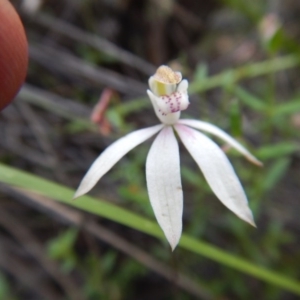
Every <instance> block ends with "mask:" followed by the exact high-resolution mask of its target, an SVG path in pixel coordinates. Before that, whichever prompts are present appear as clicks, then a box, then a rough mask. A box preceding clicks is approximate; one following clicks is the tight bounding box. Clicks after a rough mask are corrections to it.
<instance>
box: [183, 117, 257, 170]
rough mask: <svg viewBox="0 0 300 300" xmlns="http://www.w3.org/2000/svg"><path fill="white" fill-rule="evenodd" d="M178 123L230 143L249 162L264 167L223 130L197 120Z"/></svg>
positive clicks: (184, 120) (185, 120)
mask: <svg viewBox="0 0 300 300" xmlns="http://www.w3.org/2000/svg"><path fill="white" fill-rule="evenodd" d="M178 123H180V124H184V125H187V126H190V127H193V128H196V129H199V130H203V131H206V132H208V133H211V134H213V135H215V136H217V137H219V138H220V139H222V140H224V141H225V142H226V143H228V144H229V145H230V146H231V147H233V148H234V149H236V150H237V151H239V152H240V153H241V154H243V155H244V156H245V157H246V158H247V159H248V160H249V161H251V162H252V163H254V164H256V165H258V166H262V163H261V162H260V161H259V160H258V159H257V158H255V157H254V156H253V155H252V154H251V153H250V152H249V151H248V150H247V149H246V148H245V147H244V146H242V145H241V144H240V143H239V142H238V141H236V140H235V139H234V138H232V137H231V136H230V135H229V134H227V133H226V132H225V131H223V130H222V129H220V128H218V127H217V126H215V125H212V124H210V123H207V122H203V121H197V120H187V119H182V120H179V121H178Z"/></svg>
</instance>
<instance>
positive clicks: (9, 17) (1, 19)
mask: <svg viewBox="0 0 300 300" xmlns="http://www.w3.org/2000/svg"><path fill="white" fill-rule="evenodd" d="M0 49H1V51H0V110H2V109H3V108H4V107H5V106H7V105H8V104H9V103H10V102H11V101H12V99H13V98H14V96H15V95H16V93H17V92H18V90H19V88H20V86H21V84H22V83H23V81H24V79H25V76H26V72H27V64H28V46H27V39H26V36H25V31H24V28H23V25H22V23H21V21H20V18H19V16H18V14H17V13H16V11H15V9H14V7H13V6H12V5H11V3H10V2H9V1H7V0H0Z"/></svg>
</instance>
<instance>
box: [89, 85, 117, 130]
mask: <svg viewBox="0 0 300 300" xmlns="http://www.w3.org/2000/svg"><path fill="white" fill-rule="evenodd" d="M114 95H115V92H114V91H113V90H112V89H109V88H106V89H104V90H103V92H102V94H101V95H100V98H99V101H98V102H97V104H96V105H95V107H94V109H93V111H92V114H91V121H92V122H93V123H95V124H97V125H98V126H99V131H100V133H101V134H102V135H104V136H108V135H109V134H110V132H111V126H110V123H109V121H108V119H107V118H106V117H105V112H106V110H107V108H108V105H109V103H110V101H111V100H112V98H113V96H114Z"/></svg>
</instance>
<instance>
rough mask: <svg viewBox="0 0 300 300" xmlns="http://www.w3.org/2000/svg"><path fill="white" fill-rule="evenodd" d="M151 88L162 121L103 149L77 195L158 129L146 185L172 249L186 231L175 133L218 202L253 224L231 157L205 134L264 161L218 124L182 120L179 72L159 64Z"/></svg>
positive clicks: (184, 101) (183, 85) (185, 102)
mask: <svg viewBox="0 0 300 300" xmlns="http://www.w3.org/2000/svg"><path fill="white" fill-rule="evenodd" d="M149 87H150V89H149V90H147V93H148V95H149V98H150V100H151V102H152V105H153V108H154V111H155V113H156V115H157V117H158V119H159V120H160V121H161V124H159V125H156V126H152V127H148V128H145V129H140V130H136V131H133V132H132V133H129V134H128V135H126V136H124V137H122V138H120V139H119V140H117V141H116V142H114V143H113V144H112V145H110V146H109V147H108V148H107V149H106V150H104V151H103V152H102V153H101V155H100V156H99V157H98V158H97V159H96V161H95V162H94V163H93V164H92V166H91V167H90V169H89V171H88V172H87V174H86V175H85V177H84V178H83V180H82V181H81V183H80V186H79V187H78V189H77V191H76V194H75V198H77V197H80V196H82V195H84V194H86V193H87V192H89V191H90V190H91V189H92V188H93V187H94V186H95V184H96V183H97V182H98V181H99V180H100V178H101V177H102V176H103V175H104V174H105V173H106V172H108V171H109V170H110V169H111V168H112V167H113V166H114V164H115V163H117V162H118V161H119V160H120V159H121V158H122V157H123V156H124V155H125V154H126V153H128V152H129V151H130V150H132V149H133V148H135V147H136V146H137V145H139V144H141V143H143V142H144V141H145V140H147V139H148V138H150V137H152V136H153V135H155V134H157V133H158V135H157V137H156V138H155V140H154V142H153V144H152V146H151V148H150V151H149V153H148V156H147V161H146V179H147V188H148V193H149V198H150V202H151V205H152V208H153V211H154V214H155V216H156V219H157V221H158V224H159V225H160V227H161V229H162V230H163V232H164V234H165V236H166V238H167V240H168V242H169V243H170V245H171V248H172V250H174V249H175V247H176V246H177V244H178V242H179V240H180V236H181V232H182V212H183V192H182V186H181V176H180V157H179V147H178V142H177V139H176V137H175V133H174V131H176V132H177V134H178V136H179V138H180V140H181V141H182V143H183V144H184V146H185V147H186V149H187V150H188V152H189V153H190V154H191V156H192V157H193V158H194V160H195V161H196V163H197V165H198V166H199V168H200V169H201V171H202V173H203V175H204V177H205V179H206V181H207V182H208V184H209V185H210V187H211V189H212V190H213V192H214V193H215V195H216V196H217V197H218V198H219V200H220V201H221V202H222V203H223V204H224V205H225V206H227V207H228V208H229V209H230V210H231V211H233V212H234V213H235V214H236V215H237V216H238V217H239V218H241V219H242V220H244V221H246V222H248V223H249V224H251V225H253V226H255V223H254V220H253V216H252V212H251V210H250V208H249V206H248V201H247V197H246V195H245V193H244V190H243V188H242V186H241V183H240V181H239V179H238V178H237V176H236V174H235V172H234V170H233V168H232V166H231V164H230V162H229V160H228V159H227V157H226V155H225V154H224V152H223V151H222V150H221V149H220V147H219V146H218V145H217V144H216V143H215V142H214V141H212V140H211V139H209V138H208V137H207V136H206V135H204V134H203V133H202V132H206V133H210V134H212V135H215V136H217V137H219V138H220V139H222V140H223V141H224V142H226V143H227V144H229V145H230V146H231V147H233V148H235V149H236V150H237V151H239V152H240V153H241V154H243V155H244V156H245V157H246V158H247V159H248V160H249V161H250V162H252V163H254V164H256V165H259V166H261V165H262V164H261V162H260V161H258V160H257V159H256V158H255V157H254V156H253V155H252V154H251V153H250V152H249V151H248V150H247V149H246V148H244V147H243V146H242V145H241V144H240V143H239V142H237V141H236V140H235V139H233V138H232V137H231V136H229V135H228V134H227V133H225V132H224V131H223V130H221V129H220V128H218V127H216V126H214V125H212V124H210V123H207V122H203V121H197V120H189V119H182V120H180V119H179V118H180V112H181V111H182V110H185V109H186V108H187V107H188V106H189V98H188V93H187V89H188V81H187V80H182V76H181V73H180V72H174V71H173V70H172V69H170V68H169V67H167V66H161V67H159V68H158V69H157V71H156V73H155V74H154V75H153V76H151V77H150V79H149ZM195 129H196V130H195Z"/></svg>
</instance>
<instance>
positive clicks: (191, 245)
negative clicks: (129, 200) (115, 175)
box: [0, 164, 300, 295]
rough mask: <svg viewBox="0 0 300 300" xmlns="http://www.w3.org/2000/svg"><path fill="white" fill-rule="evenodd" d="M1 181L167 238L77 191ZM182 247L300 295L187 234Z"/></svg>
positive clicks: (26, 177)
mask: <svg viewBox="0 0 300 300" xmlns="http://www.w3.org/2000/svg"><path fill="white" fill-rule="evenodd" d="M0 181H1V182H4V183H6V184H8V185H11V186H16V187H21V188H24V189H27V190H30V191H34V192H37V193H39V194H41V195H44V196H46V197H50V198H53V199H55V200H57V201H59V202H62V203H65V204H68V205H70V206H73V207H76V208H79V209H81V210H84V211H86V212H90V213H93V214H95V215H98V216H101V217H105V218H108V219H110V220H113V221H115V222H118V223H120V224H123V225H126V226H128V227H131V228H134V229H136V230H139V231H141V232H144V233H147V234H149V235H151V236H155V237H158V238H160V239H164V235H163V233H162V231H161V230H160V228H159V227H158V225H157V224H156V223H155V222H153V221H150V220H147V219H145V218H144V217H141V216H139V215H137V214H135V213H132V212H130V211H128V210H126V209H124V208H120V207H118V206H116V205H114V204H111V203H108V202H105V201H103V200H101V199H95V198H93V197H90V196H83V197H81V198H79V199H77V200H72V197H73V195H74V191H73V190H72V189H69V188H66V187H64V186H61V185H59V184H56V183H54V182H51V181H49V180H45V179H41V178H39V177H37V176H35V175H31V174H29V173H26V172H24V171H20V170H18V169H15V168H12V167H9V166H6V165H3V164H0ZM179 246H180V247H181V248H183V249H186V250H189V251H191V252H194V253H196V254H199V255H202V256H205V257H207V258H210V259H212V260H214V261H216V262H218V263H221V264H223V265H226V266H229V267H232V268H234V269H236V270H239V271H241V272H243V273H246V274H249V275H252V276H253V277H256V278H258V279H261V280H264V281H266V282H268V283H270V284H273V285H276V286H277V287H280V288H283V289H285V290H288V291H290V292H293V293H295V294H298V295H300V282H297V281H296V280H294V279H292V278H288V277H286V276H283V275H281V274H279V273H276V272H273V271H270V270H267V269H265V268H263V267H260V266H257V265H255V264H253V263H251V262H249V261H247V260H246V259H242V258H239V257H237V256H236V255H232V254H230V253H227V252H226V251H224V250H221V249H219V248H217V247H214V246H212V245H210V244H208V243H205V242H201V241H199V240H196V239H194V238H192V237H190V236H187V235H185V234H183V235H182V238H181V241H180V244H179Z"/></svg>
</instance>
